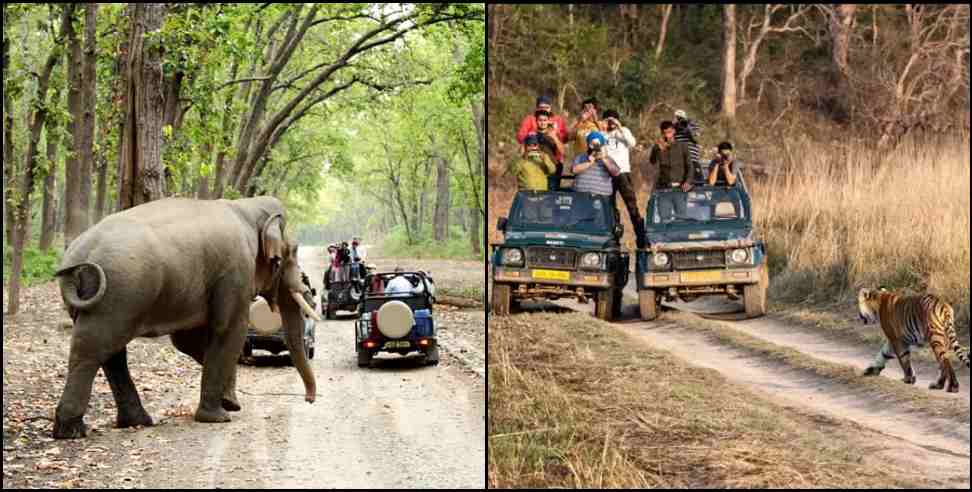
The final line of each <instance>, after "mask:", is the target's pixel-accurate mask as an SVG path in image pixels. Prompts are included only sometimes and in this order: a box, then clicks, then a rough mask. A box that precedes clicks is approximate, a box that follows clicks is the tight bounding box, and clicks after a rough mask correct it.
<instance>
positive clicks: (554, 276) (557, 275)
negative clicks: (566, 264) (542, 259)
mask: <svg viewBox="0 0 972 492" xmlns="http://www.w3.org/2000/svg"><path fill="white" fill-rule="evenodd" d="M533 278H536V279H542V280H560V281H561V282H569V281H570V272H558V271H556V270H534V271H533Z"/></svg>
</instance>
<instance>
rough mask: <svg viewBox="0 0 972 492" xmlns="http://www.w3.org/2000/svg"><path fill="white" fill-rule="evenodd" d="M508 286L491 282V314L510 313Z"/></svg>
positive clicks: (502, 314)
mask: <svg viewBox="0 0 972 492" xmlns="http://www.w3.org/2000/svg"><path fill="white" fill-rule="evenodd" d="M511 297H512V294H511V293H510V286H509V285H505V284H493V314H494V315H496V316H509V315H510V298H511Z"/></svg>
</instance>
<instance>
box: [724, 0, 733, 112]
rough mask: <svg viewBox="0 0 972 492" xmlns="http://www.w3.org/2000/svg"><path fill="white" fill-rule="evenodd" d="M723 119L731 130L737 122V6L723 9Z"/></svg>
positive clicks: (729, 5) (728, 5)
mask: <svg viewBox="0 0 972 492" xmlns="http://www.w3.org/2000/svg"><path fill="white" fill-rule="evenodd" d="M722 118H723V119H724V120H725V122H726V124H727V125H728V126H729V127H730V128H731V127H732V126H733V123H734V122H735V120H736V6H735V5H734V4H726V5H724V6H723V7H722Z"/></svg>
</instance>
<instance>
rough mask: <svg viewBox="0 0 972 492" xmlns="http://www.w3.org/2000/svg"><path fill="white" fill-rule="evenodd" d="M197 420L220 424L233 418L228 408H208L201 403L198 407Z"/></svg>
mask: <svg viewBox="0 0 972 492" xmlns="http://www.w3.org/2000/svg"><path fill="white" fill-rule="evenodd" d="M195 420H196V422H205V423H217V424H218V423H223V422H229V421H230V420H232V419H230V416H229V413H227V412H226V410H223V408H222V407H218V408H216V409H208V408H203V407H202V406H201V405H200V406H199V408H198V409H196V417H195Z"/></svg>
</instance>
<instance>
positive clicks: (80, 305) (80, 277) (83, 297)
mask: <svg viewBox="0 0 972 492" xmlns="http://www.w3.org/2000/svg"><path fill="white" fill-rule="evenodd" d="M54 275H55V276H56V277H57V278H58V280H59V282H60V286H61V296H62V297H63V299H64V302H65V303H66V304H67V305H68V306H69V307H70V308H71V309H72V310H73V311H84V310H86V309H90V308H91V307H92V306H94V305H95V304H97V303H98V301H100V300H101V298H102V297H104V296H105V288H106V287H107V285H108V281H107V279H106V278H105V271H104V270H103V269H102V268H101V267H100V266H98V265H96V264H94V263H79V264H77V265H73V266H70V267H67V268H62V269H60V270H58V271H57V273H55V274H54Z"/></svg>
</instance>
